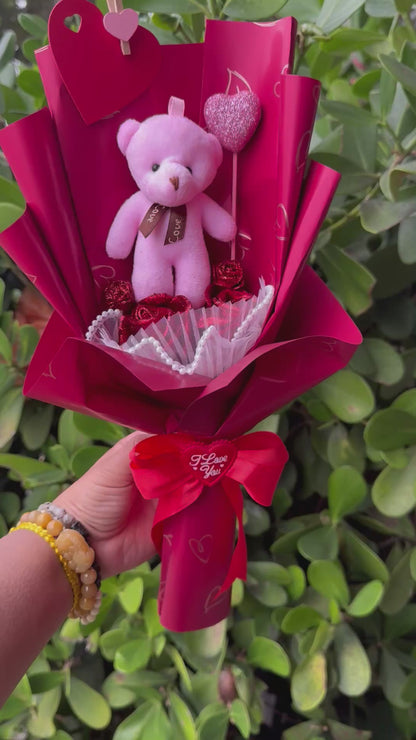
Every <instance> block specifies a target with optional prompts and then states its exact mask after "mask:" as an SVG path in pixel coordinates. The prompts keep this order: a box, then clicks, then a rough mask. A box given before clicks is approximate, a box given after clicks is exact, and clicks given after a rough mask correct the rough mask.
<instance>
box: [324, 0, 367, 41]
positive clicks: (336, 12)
mask: <svg viewBox="0 0 416 740" xmlns="http://www.w3.org/2000/svg"><path fill="white" fill-rule="evenodd" d="M364 2H365V0H344V1H343V2H342V0H324V3H323V5H322V8H321V12H320V13H319V15H318V17H317V19H316V21H315V23H316V25H317V26H318V27H319V28H321V29H322V30H323V31H324V33H330V32H331V31H334V30H335V29H336V28H338V27H339V26H342V25H343V24H344V23H345V21H346V20H348V18H349V17H350V16H351V15H352V14H353V13H355V11H356V10H358V8H361V6H362V5H364Z"/></svg>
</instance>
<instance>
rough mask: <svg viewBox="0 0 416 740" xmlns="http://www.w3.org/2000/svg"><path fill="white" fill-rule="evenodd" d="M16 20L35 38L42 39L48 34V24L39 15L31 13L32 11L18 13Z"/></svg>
mask: <svg viewBox="0 0 416 740" xmlns="http://www.w3.org/2000/svg"><path fill="white" fill-rule="evenodd" d="M17 20H18V22H19V24H20V25H21V27H22V28H23V30H24V31H26V33H28V34H29V35H30V36H34V37H35V38H36V39H40V40H41V41H43V40H44V39H46V37H47V35H48V24H47V22H46V21H45V20H44V18H41V17H40V16H39V15H33V14H32V13H19V15H18V16H17Z"/></svg>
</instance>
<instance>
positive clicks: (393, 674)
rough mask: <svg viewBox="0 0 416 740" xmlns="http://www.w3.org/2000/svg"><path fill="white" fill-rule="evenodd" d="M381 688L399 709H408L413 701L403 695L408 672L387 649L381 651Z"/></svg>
mask: <svg viewBox="0 0 416 740" xmlns="http://www.w3.org/2000/svg"><path fill="white" fill-rule="evenodd" d="M380 678H381V688H382V689H383V692H384V696H385V697H386V699H387V701H389V702H390V704H393V706H395V707H398V708H399V709H408V708H409V707H410V706H411V702H408V701H405V699H404V698H403V696H402V692H403V689H404V687H405V685H406V674H405V672H404V671H403V669H402V668H401V667H400V665H399V663H398V661H397V660H396V658H395V657H394V656H393V655H392V654H391V653H390V652H389V651H388V650H385V649H382V653H381V670H380Z"/></svg>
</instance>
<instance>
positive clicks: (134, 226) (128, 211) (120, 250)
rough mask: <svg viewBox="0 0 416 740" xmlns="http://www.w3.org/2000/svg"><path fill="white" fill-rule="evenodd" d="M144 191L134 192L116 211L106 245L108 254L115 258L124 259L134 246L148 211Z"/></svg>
mask: <svg viewBox="0 0 416 740" xmlns="http://www.w3.org/2000/svg"><path fill="white" fill-rule="evenodd" d="M145 209H146V202H145V199H144V198H143V195H142V193H140V192H138V193H134V195H132V196H131V197H130V198H129V199H128V200H126V201H125V202H124V203H123V205H122V206H121V208H120V209H119V210H118V212H117V213H116V216H115V218H114V221H113V223H112V224H111V227H110V231H109V232H108V236H107V242H106V245H105V248H106V251H107V254H108V256H109V257H112V258H113V259H124V258H125V257H127V256H128V255H129V254H130V252H131V250H132V247H133V244H134V241H135V238H136V236H137V232H138V230H139V226H140V224H141V222H142V220H143V216H144V215H145V212H146V210H145Z"/></svg>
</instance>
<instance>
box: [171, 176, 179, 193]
mask: <svg viewBox="0 0 416 740" xmlns="http://www.w3.org/2000/svg"><path fill="white" fill-rule="evenodd" d="M169 182H171V183H172V185H173V187H174V188H175V190H177V189H178V187H179V177H170V178H169Z"/></svg>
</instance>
